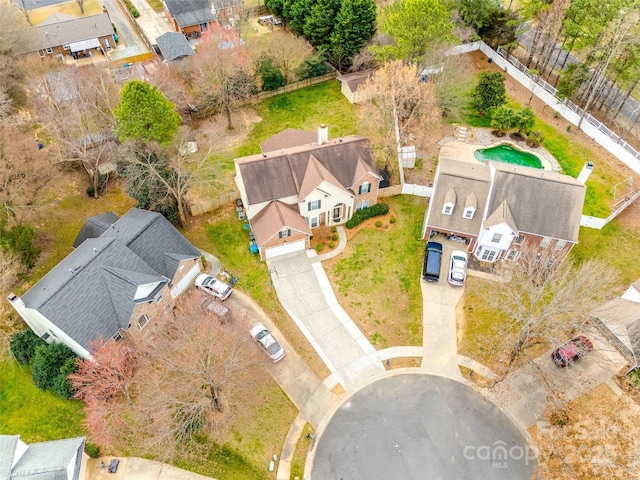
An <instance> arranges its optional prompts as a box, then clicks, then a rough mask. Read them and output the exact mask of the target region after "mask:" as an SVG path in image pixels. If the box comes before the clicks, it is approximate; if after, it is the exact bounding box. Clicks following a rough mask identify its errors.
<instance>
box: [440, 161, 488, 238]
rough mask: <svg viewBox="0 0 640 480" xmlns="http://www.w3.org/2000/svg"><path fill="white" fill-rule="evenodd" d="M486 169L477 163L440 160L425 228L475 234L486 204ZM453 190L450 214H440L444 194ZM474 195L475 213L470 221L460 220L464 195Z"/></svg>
mask: <svg viewBox="0 0 640 480" xmlns="http://www.w3.org/2000/svg"><path fill="white" fill-rule="evenodd" d="M490 181H491V178H490V175H489V169H488V168H487V167H486V166H485V165H481V164H478V163H471V162H469V163H466V162H459V161H456V160H448V159H444V158H443V159H441V160H440V162H439V163H438V175H437V177H436V184H435V189H434V192H433V196H432V197H431V201H430V203H429V216H428V218H427V225H429V226H433V227H436V228H439V229H442V230H445V231H452V232H460V233H467V234H469V235H478V232H480V227H481V226H482V215H483V213H484V209H485V207H486V204H487V196H488V195H489V186H490ZM450 189H453V191H454V192H455V193H456V202H455V204H454V207H453V214H452V215H443V213H442V208H443V207H444V204H445V202H446V200H445V197H446V195H447V192H448V191H449V190H450ZM471 192H474V193H475V194H476V198H477V205H476V212H475V214H474V216H473V218H472V219H466V218H463V216H462V215H463V213H464V208H465V207H466V206H467V205H465V203H466V199H467V197H468V195H469V194H470V193H471Z"/></svg>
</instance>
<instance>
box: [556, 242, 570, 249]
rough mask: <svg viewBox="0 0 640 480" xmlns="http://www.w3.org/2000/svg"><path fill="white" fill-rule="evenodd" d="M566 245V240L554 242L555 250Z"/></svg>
mask: <svg viewBox="0 0 640 480" xmlns="http://www.w3.org/2000/svg"><path fill="white" fill-rule="evenodd" d="M566 245H567V241H566V240H558V241H557V242H556V250H562V249H563V248H564V247H565V246H566Z"/></svg>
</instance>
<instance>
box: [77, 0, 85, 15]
mask: <svg viewBox="0 0 640 480" xmlns="http://www.w3.org/2000/svg"><path fill="white" fill-rule="evenodd" d="M76 3H77V4H78V6H79V7H80V13H81V14H82V15H84V0H76Z"/></svg>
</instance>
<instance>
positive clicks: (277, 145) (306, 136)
mask: <svg viewBox="0 0 640 480" xmlns="http://www.w3.org/2000/svg"><path fill="white" fill-rule="evenodd" d="M317 141H318V134H317V133H315V132H309V131H307V130H300V129H298V128H285V129H284V130H283V131H281V132H279V133H276V134H275V135H274V136H272V137H269V138H267V139H266V140H265V141H264V142H262V143H261V144H260V149H261V150H262V151H263V152H275V151H277V150H282V149H283V148H293V147H299V146H301V145H311V144H312V143H314V142H317Z"/></svg>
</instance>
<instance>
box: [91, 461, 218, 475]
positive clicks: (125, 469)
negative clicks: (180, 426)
mask: <svg viewBox="0 0 640 480" xmlns="http://www.w3.org/2000/svg"><path fill="white" fill-rule="evenodd" d="M112 458H118V459H119V460H120V464H119V465H118V471H117V472H116V473H108V471H107V469H106V468H100V465H101V463H102V462H104V464H105V465H107V466H108V465H109V462H110V461H111V459H112ZM107 476H108V478H109V480H122V479H125V478H127V479H135V480H212V479H211V478H210V477H205V476H203V475H199V474H197V473H193V472H189V471H187V470H183V469H181V468H178V467H174V466H173V465H169V464H167V463H161V462H156V461H155V460H146V459H144V458H138V457H122V458H121V457H100V458H90V459H89V460H87V470H86V473H85V477H84V478H85V480H102V479H104V478H107ZM214 480H215V479H214Z"/></svg>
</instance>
